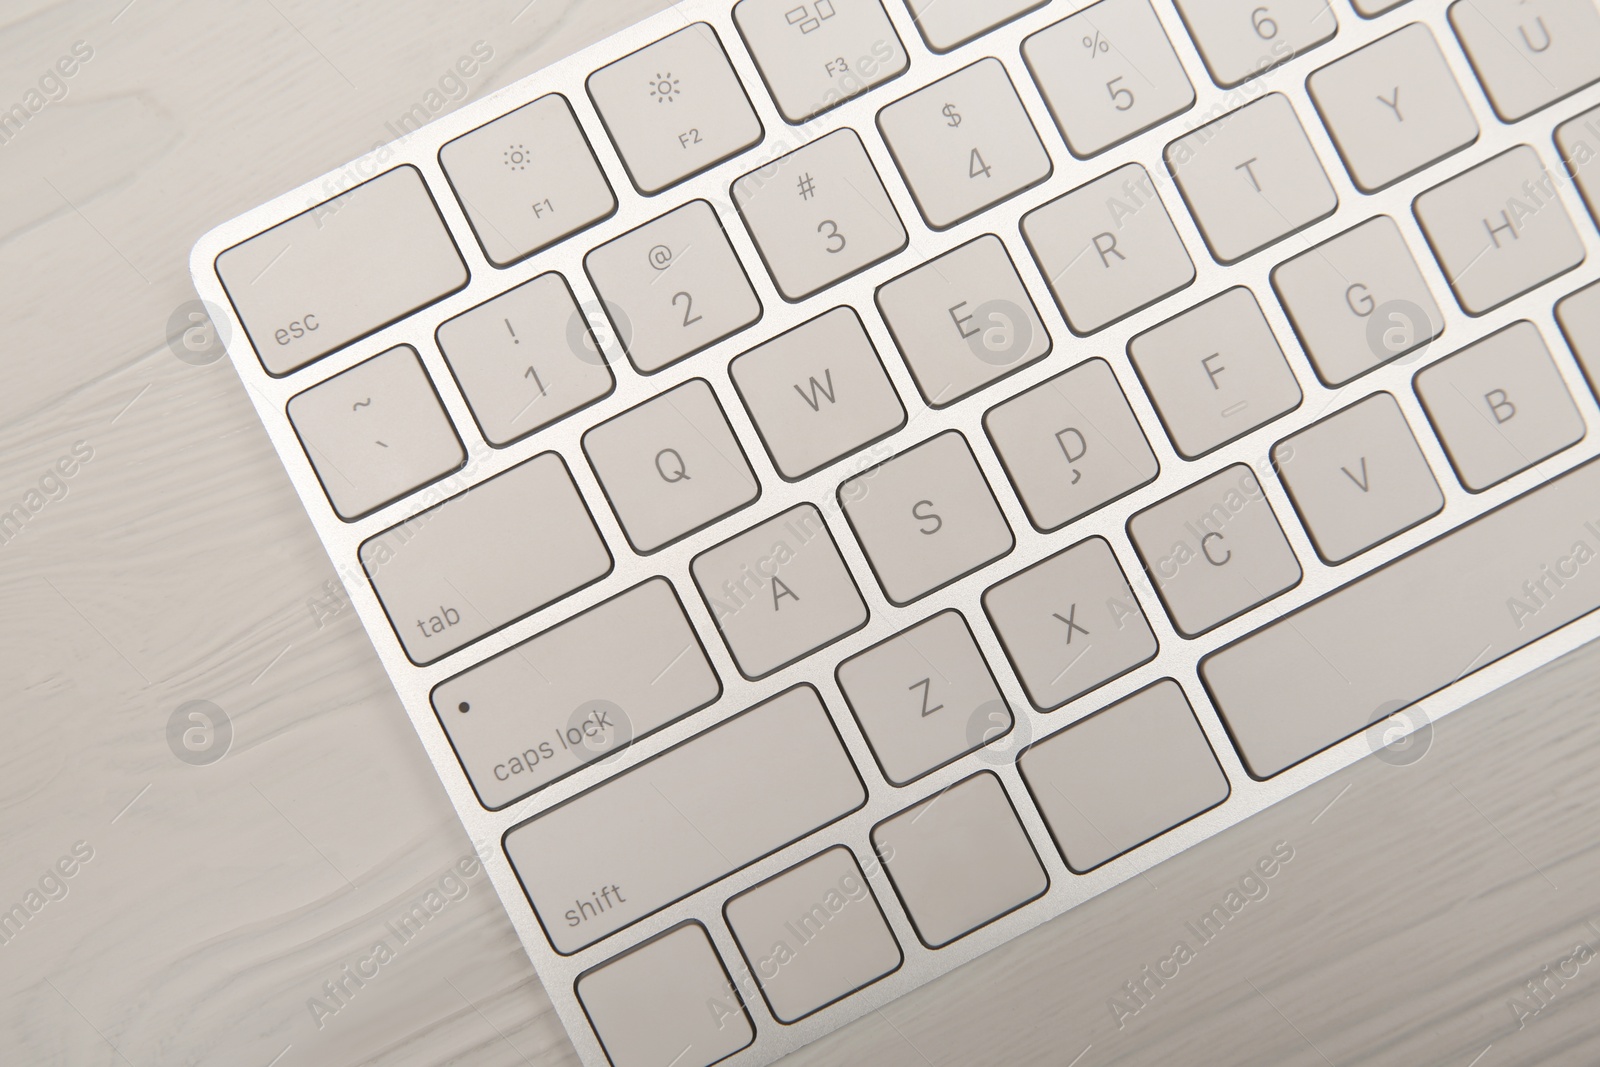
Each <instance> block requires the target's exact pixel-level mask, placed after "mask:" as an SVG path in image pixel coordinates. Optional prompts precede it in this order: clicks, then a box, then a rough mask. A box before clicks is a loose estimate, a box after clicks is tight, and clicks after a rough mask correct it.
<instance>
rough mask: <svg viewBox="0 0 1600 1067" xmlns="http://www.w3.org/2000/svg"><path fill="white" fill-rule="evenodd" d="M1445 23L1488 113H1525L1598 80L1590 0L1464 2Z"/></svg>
mask: <svg viewBox="0 0 1600 1067" xmlns="http://www.w3.org/2000/svg"><path fill="white" fill-rule="evenodd" d="M1450 24H1451V25H1452V26H1454V27H1455V30H1456V36H1457V37H1459V38H1461V47H1462V49H1463V50H1464V51H1465V52H1466V53H1467V58H1468V59H1469V60H1471V61H1472V69H1473V71H1474V73H1476V74H1477V75H1478V80H1479V81H1480V82H1482V83H1483V91H1484V92H1485V93H1486V94H1487V95H1488V97H1489V103H1491V104H1493V105H1494V112H1495V114H1496V115H1499V116H1500V118H1501V119H1503V120H1504V121H1506V122H1515V121H1516V120H1518V119H1520V118H1522V117H1524V116H1526V115H1531V114H1533V113H1534V112H1535V111H1538V110H1539V109H1540V108H1542V107H1545V106H1546V105H1548V104H1553V103H1555V102H1556V101H1557V100H1560V99H1561V98H1562V97H1565V96H1569V95H1571V94H1572V93H1575V92H1577V91H1578V90H1579V89H1582V88H1583V87H1584V86H1586V85H1589V84H1591V83H1593V82H1594V81H1595V80H1596V79H1600V9H1596V7H1595V5H1594V2H1593V0H1540V2H1539V3H1538V4H1537V6H1534V5H1530V4H1528V3H1526V2H1525V0H1471V2H1470V3H1464V2H1459V0H1458V2H1457V3H1454V4H1451V5H1450Z"/></svg>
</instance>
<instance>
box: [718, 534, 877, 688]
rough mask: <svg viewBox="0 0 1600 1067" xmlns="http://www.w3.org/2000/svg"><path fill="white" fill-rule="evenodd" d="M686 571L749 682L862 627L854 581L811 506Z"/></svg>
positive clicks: (861, 606) (864, 613) (731, 542)
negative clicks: (689, 572)
mask: <svg viewBox="0 0 1600 1067" xmlns="http://www.w3.org/2000/svg"><path fill="white" fill-rule="evenodd" d="M690 570H691V572H692V573H693V574H694V580H695V585H697V586H698V587H699V589H700V595H701V596H702V597H704V598H705V602H706V607H707V608H708V609H709V610H710V612H711V614H712V617H713V618H715V619H716V620H717V629H718V630H720V631H721V632H722V639H723V640H724V641H726V642H727V645H728V651H729V652H731V653H732V654H733V659H734V662H735V663H736V664H737V665H738V667H739V671H740V673H742V674H744V676H745V677H747V678H761V677H765V676H766V675H768V674H771V673H772V672H773V671H775V670H777V669H778V668H780V667H785V666H787V665H789V664H790V663H793V662H794V661H795V660H797V659H800V658H801V657H803V656H806V655H808V654H810V653H811V652H814V651H815V650H817V649H819V648H821V647H822V646H824V645H827V644H830V643H831V642H833V641H837V640H838V639H839V638H841V637H843V636H844V635H846V634H848V633H851V632H852V631H855V630H858V629H860V628H861V627H862V626H864V625H866V622H867V605H866V603H865V602H864V601H863V600H862V599H861V592H860V590H858V589H857V588H856V583H855V579H854V578H852V577H851V576H850V571H849V568H847V567H846V566H845V563H844V560H843V559H841V558H840V556H839V546H838V545H836V544H835V543H834V540H833V534H832V533H830V532H829V530H828V525H827V523H826V522H824V521H823V519H822V513H821V512H819V511H818V510H817V509H816V508H815V507H814V506H813V505H811V504H799V505H796V506H795V507H792V508H790V509H789V510H788V511H784V512H780V513H779V514H777V515H774V516H773V517H772V518H770V519H768V520H766V521H765V522H763V523H760V524H758V525H756V526H752V527H751V528H750V529H748V530H746V531H745V532H744V533H742V534H739V535H738V536H736V537H732V538H730V539H728V540H727V541H724V542H723V543H722V544H720V545H717V546H716V547H715V548H710V549H707V550H706V551H704V552H702V553H700V554H699V555H698V556H696V557H695V558H694V562H693V563H692V564H691V565H690Z"/></svg>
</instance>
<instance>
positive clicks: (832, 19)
mask: <svg viewBox="0 0 1600 1067" xmlns="http://www.w3.org/2000/svg"><path fill="white" fill-rule="evenodd" d="M733 18H734V21H735V22H737V23H738V25H739V33H740V34H741V35H742V36H743V37H744V40H745V44H746V45H748V46H749V48H750V55H751V56H752V57H753V58H754V59H755V61H756V67H757V69H758V70H760V71H761V78H762V80H763V81H765V82H766V83H767V89H768V91H769V92H771V93H772V99H773V100H774V101H775V102H776V103H777V105H778V110H779V111H781V112H783V117H784V118H786V119H788V120H789V121H790V122H794V123H800V122H804V121H806V120H807V119H809V118H811V117H812V116H813V115H820V114H821V113H822V112H824V111H827V110H829V109H831V108H834V107H837V106H838V105H840V104H842V103H844V102H845V101H846V100H848V99H850V98H851V97H853V96H857V95H859V94H861V93H864V92H866V91H867V90H868V89H871V88H872V87H873V86H875V85H879V84H881V83H882V82H885V81H888V80H889V79H890V78H893V77H895V76H896V75H898V74H900V73H902V72H903V71H904V70H905V69H906V67H907V66H908V65H909V64H910V62H911V60H910V59H909V58H908V57H907V55H906V50H905V46H904V45H902V44H901V43H900V36H899V35H898V34H897V33H895V32H894V26H893V25H892V24H890V22H889V16H888V15H886V14H885V13H884V10H883V4H882V3H880V2H879V0H804V2H799V0H739V3H737V4H735V5H734V8H733Z"/></svg>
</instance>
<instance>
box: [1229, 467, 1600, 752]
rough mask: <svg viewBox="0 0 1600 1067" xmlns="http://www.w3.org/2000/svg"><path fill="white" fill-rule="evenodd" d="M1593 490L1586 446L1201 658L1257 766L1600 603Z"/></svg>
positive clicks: (1322, 740) (1335, 735) (1336, 734)
mask: <svg viewBox="0 0 1600 1067" xmlns="http://www.w3.org/2000/svg"><path fill="white" fill-rule="evenodd" d="M1596 501H1600V461H1595V460H1591V461H1589V462H1588V463H1587V464H1585V465H1583V466H1581V467H1579V468H1578V469H1576V470H1574V471H1572V472H1570V473H1568V474H1565V475H1563V476H1561V477H1559V478H1557V479H1556V480H1555V481H1552V482H1549V483H1547V484H1545V485H1542V486H1539V487H1538V488H1536V489H1534V490H1532V491H1531V492H1529V493H1527V494H1525V495H1523V496H1521V497H1519V498H1517V499H1516V500H1513V501H1512V502H1511V503H1509V504H1505V505H1502V506H1501V507H1500V508H1498V509H1496V510H1494V511H1492V512H1490V513H1489V514H1488V515H1486V516H1484V517H1482V518H1479V519H1477V520H1475V521H1473V522H1470V523H1468V524H1467V525H1465V526H1462V527H1460V528H1458V529H1455V530H1452V531H1451V532H1449V533H1447V534H1445V535H1444V536H1443V537H1440V538H1437V539H1435V540H1434V541H1432V542H1430V543H1429V544H1427V545H1424V546H1423V547H1422V548H1419V549H1417V550H1416V551H1414V552H1412V553H1411V554H1410V555H1407V556H1404V557H1402V558H1401V559H1400V560H1399V561H1397V562H1395V563H1392V564H1390V565H1389V566H1387V567H1383V568H1381V569H1380V570H1376V571H1373V572H1372V573H1371V574H1368V575H1366V576H1365V577H1363V578H1360V579H1358V580H1357V581H1355V582H1352V583H1351V584H1349V585H1346V586H1344V587H1343V588H1342V589H1339V590H1336V591H1335V592H1333V593H1331V594H1329V595H1328V596H1325V597H1323V598H1322V599H1321V600H1317V601H1315V602H1313V603H1312V604H1310V605H1308V606H1307V607H1304V608H1301V609H1300V610H1299V611H1297V612H1295V613H1294V614H1292V615H1289V616H1287V617H1286V618H1284V619H1282V620H1281V621H1278V622H1274V623H1272V624H1271V625H1269V626H1267V627H1265V628H1263V629H1261V630H1258V631H1257V632H1255V633H1253V634H1251V635H1250V636H1248V637H1246V638H1243V639H1242V640H1240V641H1237V642H1235V643H1234V644H1232V645H1229V646H1228V647H1226V648H1224V649H1222V650H1221V651H1220V652H1217V653H1215V654H1213V655H1212V656H1210V657H1209V658H1207V659H1205V660H1203V661H1201V664H1200V674H1201V677H1202V678H1203V679H1204V681H1205V684H1206V688H1207V689H1208V690H1210V693H1211V698H1212V700H1213V702H1214V703H1215V704H1216V705H1217V709H1218V710H1219V711H1220V712H1221V714H1222V718H1223V721H1224V722H1226V723H1227V726H1228V732H1229V734H1230V735H1232V737H1233V741H1234V744H1235V745H1237V746H1238V749H1239V755H1240V756H1241V757H1242V758H1243V760H1244V762H1245V766H1246V767H1247V768H1248V769H1249V771H1250V773H1251V774H1252V775H1254V776H1255V777H1257V778H1268V777H1271V776H1272V775H1274V774H1277V773H1278V772H1280V771H1282V770H1284V769H1285V768H1287V767H1291V766H1293V765H1294V764H1296V763H1299V762H1300V761H1301V760H1303V759H1305V758H1306V757H1308V756H1311V755H1313V754H1314V753H1317V752H1320V751H1321V750H1323V749H1324V748H1327V747H1328V746H1329V745H1332V744H1335V743H1337V742H1339V741H1341V740H1343V739H1344V738H1346V737H1349V736H1351V735H1352V734H1356V733H1359V732H1361V731H1362V730H1364V729H1365V728H1366V727H1367V726H1368V725H1369V724H1370V723H1371V722H1372V721H1373V719H1374V717H1375V715H1376V714H1377V713H1379V712H1387V711H1392V710H1394V709H1397V708H1399V707H1403V706H1404V705H1406V704H1410V703H1412V702H1414V701H1417V700H1421V699H1422V698H1423V697H1425V696H1427V695H1428V694H1430V693H1433V692H1436V691H1438V690H1440V689H1443V688H1444V687H1445V686H1447V685H1450V684H1451V683H1453V682H1455V681H1457V680H1458V679H1460V678H1462V677H1463V676H1465V675H1466V674H1467V673H1469V672H1471V671H1475V670H1478V669H1479V668H1482V667H1486V666H1488V665H1489V664H1491V663H1493V662H1495V661H1496V660H1498V659H1500V658H1501V657H1503V656H1506V655H1509V654H1510V653H1512V652H1515V651H1516V650H1517V649H1519V648H1522V647H1523V646H1524V645H1527V644H1530V643H1532V642H1533V641H1536V640H1538V639H1539V638H1541V637H1543V636H1544V635H1545V634H1548V633H1550V632H1551V631H1553V630H1555V629H1557V628H1559V627H1561V626H1564V625H1565V624H1567V623H1569V622H1571V621H1572V620H1573V619H1576V618H1578V617H1579V616H1581V615H1584V614H1586V613H1588V612H1591V611H1594V610H1595V609H1596V608H1600V567H1596V566H1594V565H1593V564H1592V563H1591V564H1590V565H1587V566H1585V565H1583V561H1584V560H1592V559H1593V558H1594V555H1595V552H1596V546H1597V545H1600V532H1597V531H1600V509H1597V507H1596ZM1580 544H1581V545H1582V546H1583V547H1582V549H1581V550H1580V549H1579V545H1580ZM1553 572H1559V573H1560V574H1561V575H1562V580H1561V585H1560V586H1559V588H1557V587H1556V586H1555V583H1554V581H1553V580H1552V578H1551V577H1550V576H1551V575H1552V573H1553ZM1541 575H1543V576H1544V577H1541ZM1463 576H1470V580H1465V581H1464V580H1463ZM1421 635H1425V636H1426V640H1419V639H1418V638H1419V636H1421ZM1285 708H1292V709H1294V714H1292V715H1286V714H1284V709H1285ZM1363 754H1365V752H1364V751H1363Z"/></svg>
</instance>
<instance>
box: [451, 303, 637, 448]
mask: <svg viewBox="0 0 1600 1067" xmlns="http://www.w3.org/2000/svg"><path fill="white" fill-rule="evenodd" d="M587 329H588V327H587V325H586V324H585V323H584V320H583V317H582V313H581V312H580V311H579V310H578V303H577V301H576V300H574V299H573V297H572V290H571V289H570V288H569V287H568V286H567V280H566V279H565V278H563V277H562V276H561V275H559V274H557V273H555V272H554V271H551V272H550V273H548V274H541V275H539V276H538V277H537V278H535V279H533V280H532V281H529V282H524V283H523V284H521V285H519V286H517V287H516V288H515V289H512V290H511V291H510V292H507V293H502V294H501V295H499V296H497V297H495V298H494V299H493V300H488V301H485V302H484V303H482V304H479V305H478V306H477V307H475V308H473V309H472V310H470V311H465V312H463V313H461V314H460V315H457V316H456V317H455V318H453V319H446V320H445V322H444V324H443V325H441V326H440V327H439V329H438V331H437V332H436V333H435V337H436V338H437V340H438V342H439V351H441V352H443V353H444V358H445V362H446V363H448V364H450V372H451V373H452V374H454V375H455V377H456V382H457V384H459V385H460V386H461V395H462V396H464V397H466V400H467V406H468V407H470V408H472V417H473V418H475V419H476V420H477V421H478V428H479V429H481V430H482V431H483V436H484V439H485V440H487V441H488V442H489V443H490V444H492V445H508V444H510V443H511V442H513V441H515V440H517V439H518V438H521V437H525V436H527V435H528V434H530V433H532V432H533V431H535V430H537V429H540V428H542V427H545V426H548V425H550V424H551V423H553V422H555V421H556V420H558V419H561V418H564V417H565V416H567V415H570V414H572V413H573V412H574V411H578V410H580V409H581V408H585V407H588V406H589V405H590V404H592V403H594V402H595V401H596V400H599V399H601V398H602V397H605V396H608V395H609V394H610V393H611V387H612V385H613V384H614V382H615V379H614V378H612V376H611V368H610V367H608V366H606V362H605V360H604V359H603V358H601V357H600V356H598V355H596V354H595V350H594V349H592V348H589V347H587V346H586V345H585V343H584V342H585V341H586V340H587V336H586V334H587Z"/></svg>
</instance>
